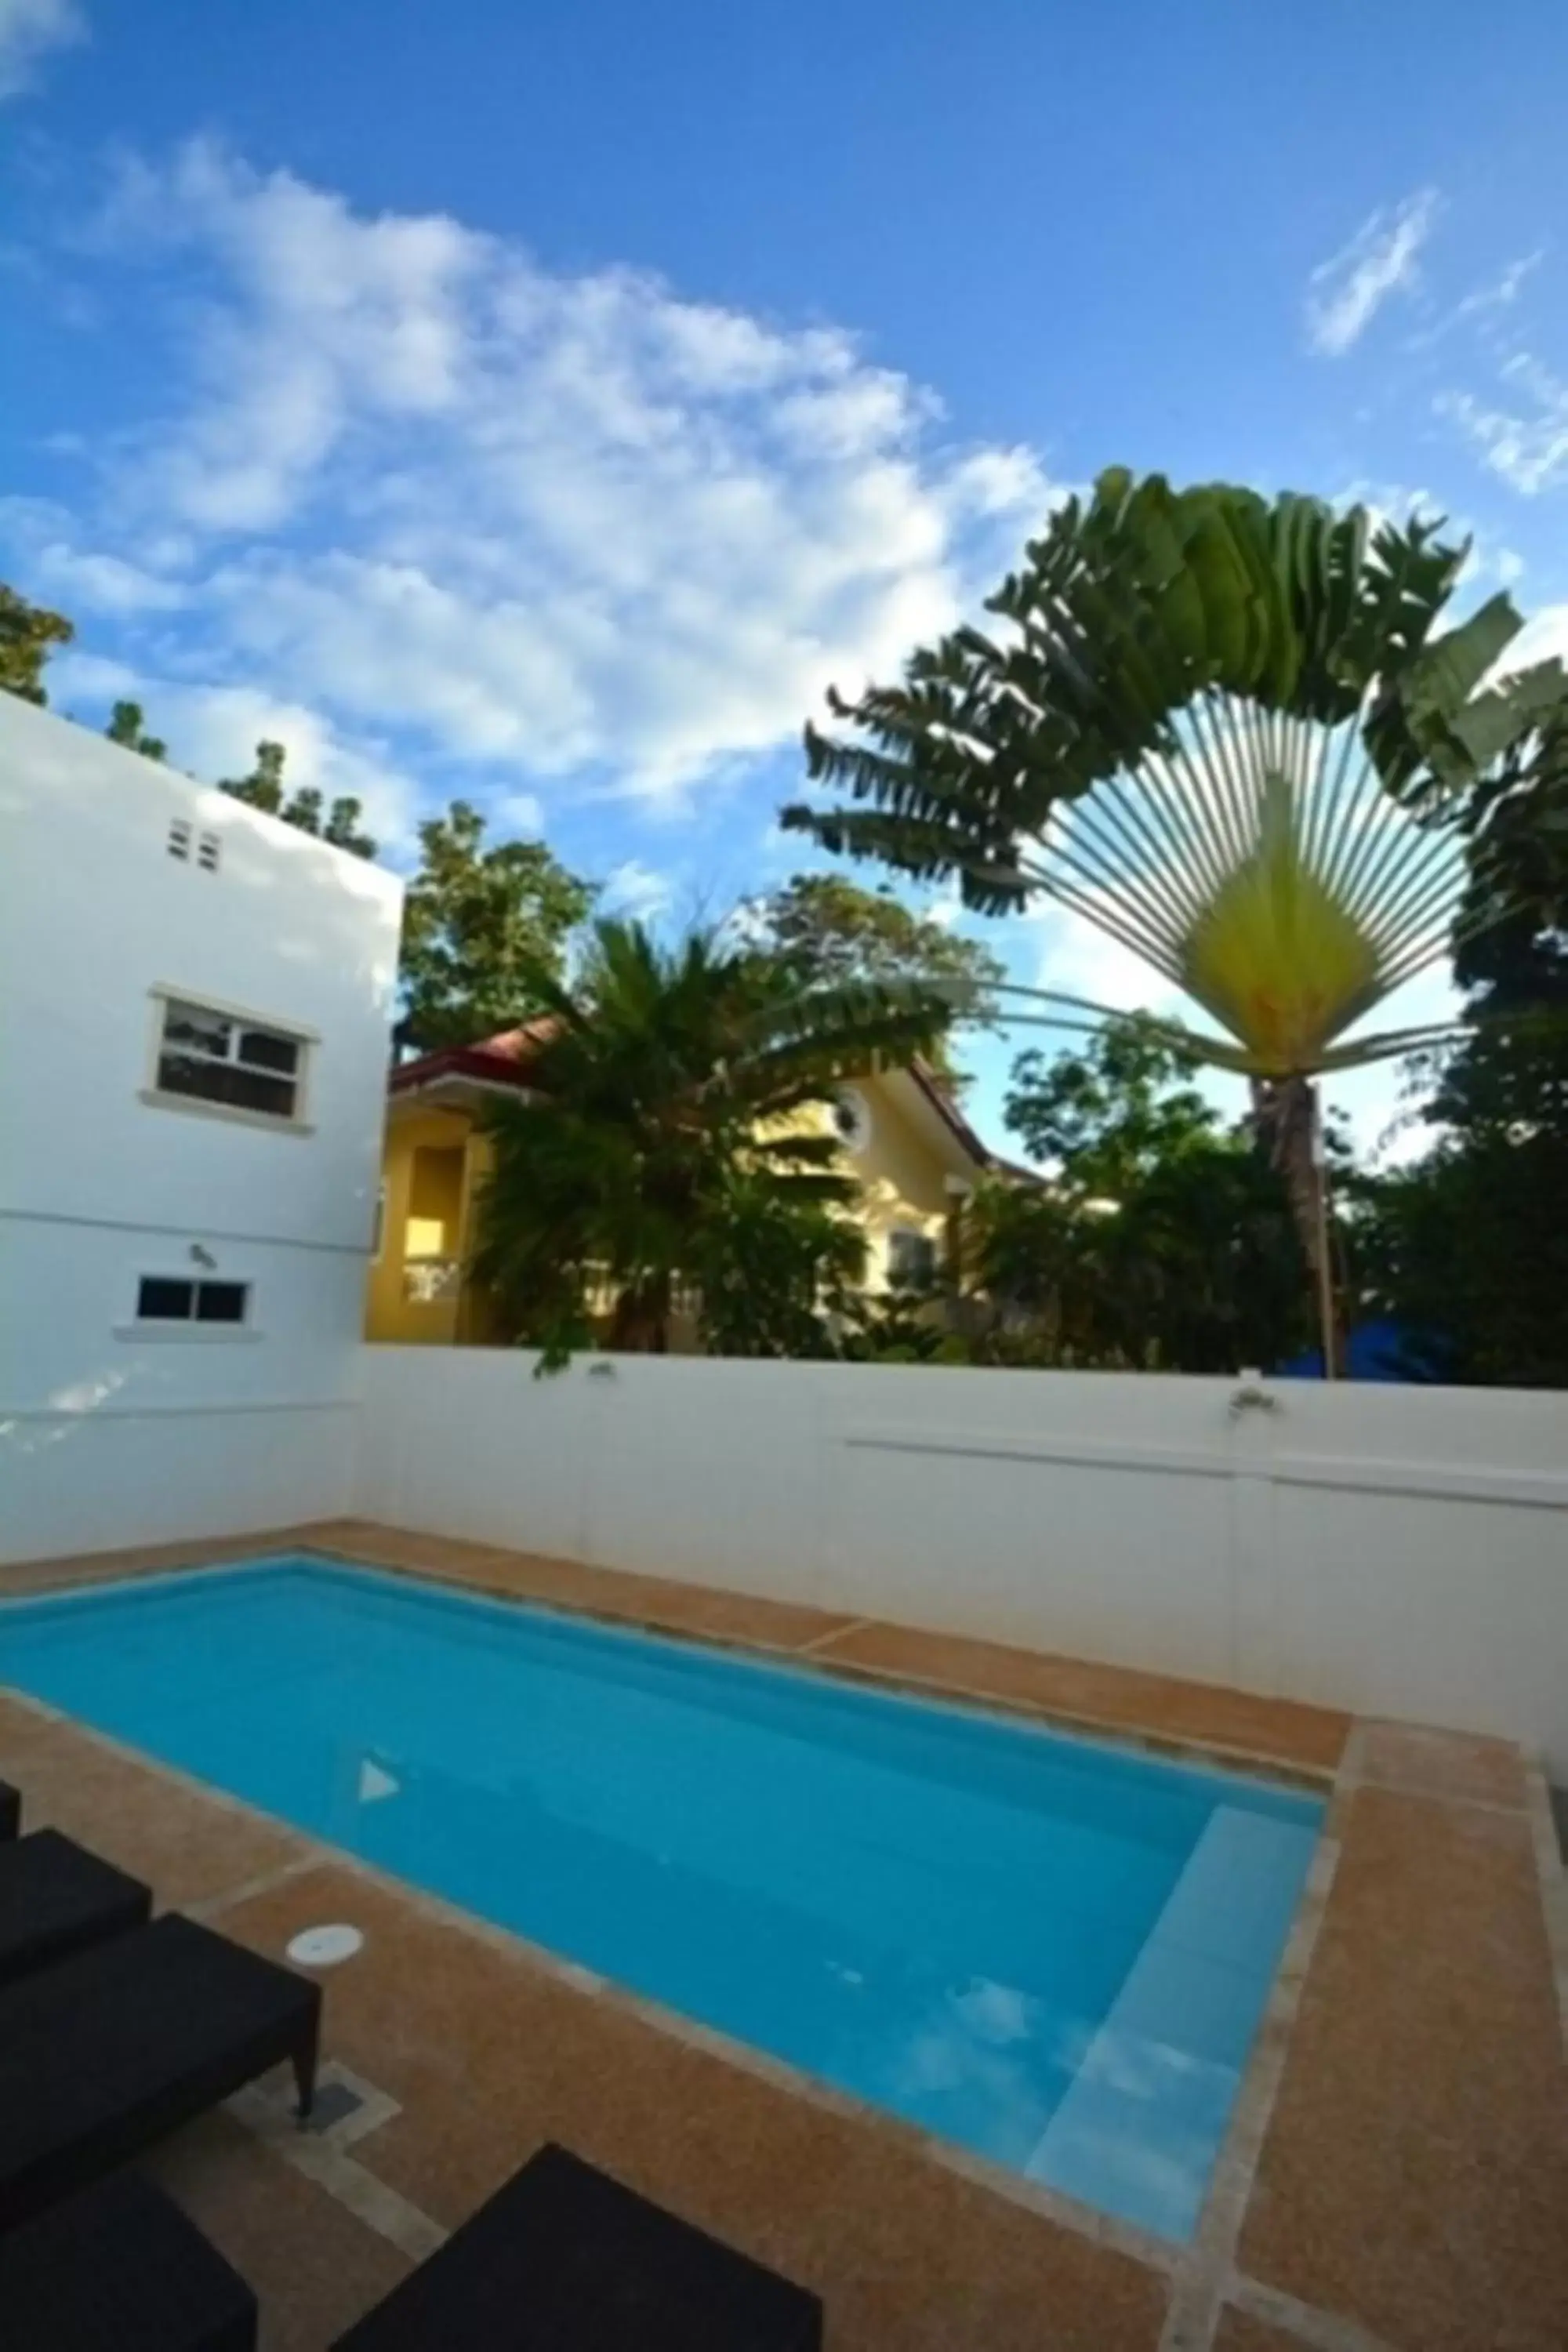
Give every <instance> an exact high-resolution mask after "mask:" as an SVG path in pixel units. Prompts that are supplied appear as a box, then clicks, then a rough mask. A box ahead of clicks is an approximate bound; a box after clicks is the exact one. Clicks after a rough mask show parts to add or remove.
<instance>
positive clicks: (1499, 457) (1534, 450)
mask: <svg viewBox="0 0 1568 2352" xmlns="http://www.w3.org/2000/svg"><path fill="white" fill-rule="evenodd" d="M1502 376H1503V380H1504V381H1505V383H1509V384H1510V385H1511V386H1515V387H1517V389H1518V390H1519V391H1520V392H1521V393H1522V394H1523V395H1524V397H1525V400H1526V402H1527V403H1528V404H1529V406H1528V407H1527V408H1526V409H1525V410H1524V411H1522V412H1521V411H1520V410H1518V409H1512V408H1502V407H1489V406H1488V405H1487V404H1486V403H1485V402H1484V401H1481V400H1478V399H1477V398H1476V396H1475V395H1474V394H1472V393H1468V392H1444V393H1439V394H1438V395H1437V398H1436V401H1435V402H1434V404H1433V405H1434V407H1435V408H1436V413H1437V415H1439V416H1442V417H1446V418H1447V421H1448V422H1449V423H1450V424H1451V425H1458V428H1459V430H1460V432H1461V433H1463V434H1464V436H1465V437H1466V439H1467V440H1468V441H1469V442H1471V443H1472V444H1473V446H1475V447H1476V448H1477V449H1478V450H1479V452H1480V456H1481V460H1482V462H1483V464H1485V465H1486V466H1487V467H1489V468H1490V470H1491V471H1492V472H1493V473H1494V474H1496V475H1498V476H1499V477H1500V479H1501V480H1503V481H1505V482H1506V483H1507V484H1508V485H1509V488H1510V489H1514V490H1518V491H1519V492H1520V494H1521V497H1523V498H1527V499H1528V498H1534V497H1536V496H1537V495H1538V493H1539V492H1541V491H1542V490H1545V489H1550V488H1552V485H1553V484H1554V483H1556V482H1558V481H1560V480H1562V479H1563V478H1564V476H1568V383H1564V382H1563V379H1562V377H1561V376H1557V375H1554V374H1553V373H1552V371H1551V369H1550V368H1546V367H1543V366H1542V363H1541V362H1540V361H1539V360H1537V359H1533V358H1532V357H1531V355H1530V353H1529V352H1515V353H1514V355H1513V357H1512V358H1511V359H1510V361H1509V362H1507V364H1506V365H1505V366H1504V368H1503V370H1502Z"/></svg>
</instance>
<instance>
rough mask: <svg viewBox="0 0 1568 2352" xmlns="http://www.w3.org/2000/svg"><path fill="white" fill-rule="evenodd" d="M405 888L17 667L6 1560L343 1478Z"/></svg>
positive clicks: (0, 717)
mask: <svg viewBox="0 0 1568 2352" xmlns="http://www.w3.org/2000/svg"><path fill="white" fill-rule="evenodd" d="M402 896H403V887H402V884H401V883H400V882H399V881H398V880H397V879H396V878H395V877H394V876H393V875H390V874H387V873H384V872H383V871H381V870H380V869H379V868H378V867H376V866H371V865H368V864H367V863H365V862H364V861H363V859H361V858H357V857H353V856H348V855H347V854H346V853H345V852H343V851H341V850H336V849H332V848H329V847H328V846H327V845H325V844H324V843H322V842H320V841H317V840H314V839H312V838H311V837H310V835H306V834H302V833H300V832H299V831H297V830H295V829H294V828H292V827H290V826H289V825H285V824H281V823H280V822H279V820H278V819H276V818H274V817H268V816H263V815H260V814H258V813H257V812H256V811H255V810H252V809H249V808H247V807H246V806H245V805H244V804H243V803H240V802H237V801H235V800H232V799H230V798H228V797H227V796H226V795H225V794H224V793H219V792H216V791H214V790H209V789H207V788H205V787H204V786H201V785H198V784H195V783H193V782H191V781H190V780H189V779H188V778H187V777H184V776H181V775H178V774H176V773H175V772H174V771H173V770H172V769H167V768H163V767H159V766H157V765H155V764H154V763H153V762H152V761H147V760H143V759H142V758H140V757H138V756H137V755H136V754H135V753H134V752H131V751H121V749H119V748H118V747H117V746H116V745H114V744H111V743H109V742H107V741H105V740H103V738H101V737H100V736H97V735H94V734H90V733H89V732H88V731H87V730H85V729H83V728H80V727H78V726H75V725H73V724H71V723H70V722H68V720H65V719H58V718H56V717H54V716H53V715H52V714H51V713H49V712H47V711H44V710H38V709H34V708H32V707H31V706H30V705H29V704H26V703H25V702H22V701H20V700H18V699H17V698H16V697H14V696H12V695H9V694H6V693H4V692H0V1559H26V1558H29V1557H33V1556H37V1554H39V1553H42V1552H58V1551H61V1550H66V1549H72V1550H75V1549H80V1550H83V1551H89V1550H96V1549H102V1548H110V1547H112V1546H114V1545H115V1544H117V1543H123V1542H130V1541H136V1542H157V1541H160V1540H167V1539H173V1538H183V1537H186V1536H201V1535H212V1534H217V1533H220V1532H223V1531H226V1530H228V1529H234V1530H239V1529H243V1528H253V1527H259V1526H265V1525H268V1524H269V1523H270V1524H276V1523H277V1522H278V1521H279V1519H280V1518H284V1519H288V1520H289V1521H293V1520H303V1519H307V1518H310V1517H318V1516H321V1515H322V1514H329V1513H331V1512H332V1511H335V1510H341V1509H342V1508H343V1507H345V1505H346V1502H347V1499H348V1496H349V1491H350V1487H349V1482H350V1479H351V1476H352V1453H353V1400H354V1397H355V1395H356V1392H357V1390H356V1383H357V1371H358V1359H359V1343H360V1332H361V1326H362V1322H363V1311H364V1277H365V1261H366V1257H367V1255H368V1253H369V1251H370V1249H371V1247H372V1245H373V1238H374V1236H373V1225H374V1216H375V1202H376V1192H377V1183H378V1171H379V1165H380V1146H381V1126H382V1115H383V1106H384V1097H385V1083H386V1068H387V1061H388V1054H389V1042H388V1039H389V1029H390V1024H391V1020H392V1013H393V995H394V989H395V981H396V969H397V941H398V927H399V919H400V914H401V904H402Z"/></svg>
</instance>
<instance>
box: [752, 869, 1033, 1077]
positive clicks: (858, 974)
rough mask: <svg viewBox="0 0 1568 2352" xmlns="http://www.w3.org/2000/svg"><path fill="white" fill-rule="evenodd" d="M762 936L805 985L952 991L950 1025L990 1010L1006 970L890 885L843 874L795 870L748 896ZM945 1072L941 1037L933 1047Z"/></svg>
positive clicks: (983, 1018)
mask: <svg viewBox="0 0 1568 2352" xmlns="http://www.w3.org/2000/svg"><path fill="white" fill-rule="evenodd" d="M749 911H750V913H751V914H752V917H753V918H754V919H755V921H756V925H757V929H758V936H759V940H760V941H761V943H763V944H765V945H766V946H768V947H770V948H772V949H773V950H774V951H775V952H776V953H778V954H779V955H782V956H785V957H787V958H788V959H789V960H790V961H792V962H793V963H795V964H796V965H797V966H798V967H799V969H800V971H801V972H802V973H803V974H804V976H805V980H806V982H808V984H810V985H812V986H814V987H836V986H838V985H840V984H842V983H844V982H853V981H873V982H876V981H881V982H916V983H919V984H928V983H929V984H930V985H931V986H933V987H936V988H939V989H942V990H943V991H944V992H948V993H949V994H950V1000H951V1002H952V1005H953V1018H954V1021H955V1023H956V1024H964V1023H973V1022H987V1021H990V1020H992V1019H994V1015H995V1004H996V1000H995V993H994V992H995V990H996V988H997V986H998V985H999V983H1000V982H1002V981H1003V980H1004V979H1005V977H1006V974H1005V970H1004V967H1003V966H1002V964H1001V963H1000V962H999V961H998V960H997V958H996V957H995V956H994V955H993V954H992V952H991V950H990V949H989V948H986V947H983V946H982V945H981V944H980V942H979V941H978V940H966V939H963V938H961V937H960V936H959V935H958V934H957V933H956V932H953V931H951V930H948V929H945V928H944V927H943V925H942V924H941V923H936V922H932V921H931V919H930V918H929V916H921V915H916V914H913V913H911V911H910V908H908V907H906V906H905V905H904V903H903V901H902V899H901V898H896V897H895V896H894V894H893V892H892V889H891V888H890V887H889V886H887V885H883V886H882V887H880V888H879V889H876V890H863V889H861V888H860V887H859V886H858V884H857V883H854V882H851V881H849V880H848V879H847V877H846V876H844V875H841V874H795V875H792V876H791V877H790V879H789V881H788V882H786V883H785V884H784V887H783V888H782V889H778V890H774V891H773V892H772V893H770V895H769V896H768V897H766V898H759V899H757V900H755V901H753V902H752V907H751V908H750V909H749ZM937 1058H938V1066H939V1067H940V1068H941V1069H942V1071H943V1072H944V1073H946V1074H947V1075H950V1076H951V1075H952V1073H951V1070H950V1069H949V1062H948V1053H947V1041H946V1039H945V1038H944V1039H943V1040H942V1043H941V1048H940V1050H939V1052H938V1057H937Z"/></svg>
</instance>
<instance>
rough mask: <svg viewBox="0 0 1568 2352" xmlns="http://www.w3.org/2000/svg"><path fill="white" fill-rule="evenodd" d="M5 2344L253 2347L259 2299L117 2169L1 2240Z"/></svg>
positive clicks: (149, 2188)
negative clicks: (109, 2178) (94, 2187)
mask: <svg viewBox="0 0 1568 2352" xmlns="http://www.w3.org/2000/svg"><path fill="white" fill-rule="evenodd" d="M0 2342H4V2344H5V2352H256V2297H255V2296H254V2295H253V2294H251V2292H250V2289H249V2288H248V2287H247V2285H246V2284H245V2281H244V2280H243V2279H242V2278H241V2277H240V2276H239V2275H238V2273H237V2272H235V2271H232V2270H230V2268H229V2266H228V2264H227V2263H226V2262H225V2261H224V2258H223V2256H222V2255H221V2254H220V2253H219V2252H217V2251H216V2248H215V2247H212V2246H209V2245H208V2243H207V2242H206V2240H205V2238H204V2237H203V2235H202V2233H201V2231H199V2230H198V2229H197V2228H196V2225H195V2222H194V2221H186V2219H185V2217H184V2214H183V2213H182V2212H181V2210H180V2209H179V2207H178V2206H177V2205H174V2204H173V2203H171V2201H170V2200H169V2199H168V2198H167V2197H165V2196H164V2195H163V2191H162V2190H161V2189H154V2188H153V2185H152V2183H151V2182H150V2181H146V2180H141V2179H138V2178H137V2177H136V2175H135V2174H134V2173H133V2172H122V2173H120V2174H118V2175H117V2176H116V2177H115V2178H114V2179H112V2180H104V2181H100V2183H99V2185H98V2187H97V2188H96V2189H87V2190H85V2191H84V2192H83V2194H82V2195H81V2196H79V2197H72V2198H70V2199H69V2200H68V2201H67V2203H65V2204H64V2205H57V2206H55V2208H54V2209H53V2210H52V2211H50V2212H47V2213H45V2214H41V2215H40V2216H39V2218H38V2219H37V2221H28V2222H26V2224H25V2225H24V2226H23V2227H22V2228H21V2229H19V2230H13V2231H11V2232H10V2233H9V2235H8V2236H6V2237H5V2238H0Z"/></svg>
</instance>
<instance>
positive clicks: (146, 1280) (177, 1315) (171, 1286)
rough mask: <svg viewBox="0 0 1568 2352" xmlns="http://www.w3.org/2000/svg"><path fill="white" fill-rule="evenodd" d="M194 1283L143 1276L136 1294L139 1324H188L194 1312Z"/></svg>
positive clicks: (154, 1275)
mask: <svg viewBox="0 0 1568 2352" xmlns="http://www.w3.org/2000/svg"><path fill="white" fill-rule="evenodd" d="M195 1291H196V1286H195V1283H194V1282H165V1281H164V1279H163V1276H162V1275H157V1274H144V1275H143V1276H142V1287H141V1289H140V1290H139V1291H138V1292H137V1294H136V1319H137V1321H138V1322H139V1323H188V1322H189V1321H190V1319H191V1317H192V1316H193V1315H194V1314H195Z"/></svg>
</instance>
